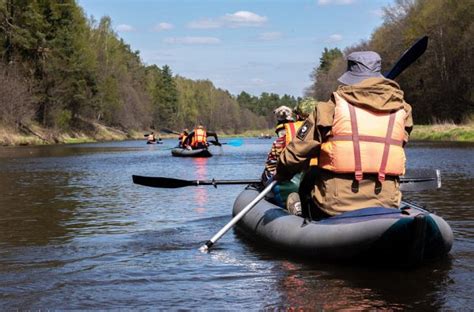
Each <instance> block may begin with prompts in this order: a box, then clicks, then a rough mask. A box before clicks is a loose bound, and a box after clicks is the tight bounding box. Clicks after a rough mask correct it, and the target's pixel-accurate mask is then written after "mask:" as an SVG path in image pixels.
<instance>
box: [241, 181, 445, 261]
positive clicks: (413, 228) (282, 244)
mask: <svg viewBox="0 0 474 312" xmlns="http://www.w3.org/2000/svg"><path fill="white" fill-rule="evenodd" d="M258 194H259V193H258V191H257V190H255V189H253V188H250V187H247V189H245V190H244V191H243V192H242V193H241V194H240V195H239V196H238V197H237V199H236V200H235V203H234V209H233V214H234V215H236V214H237V213H239V212H240V211H241V210H242V209H243V208H244V207H245V206H246V205H247V204H248V203H249V202H251V201H252V200H253V199H254V198H255V197H256V196H257V195H258ZM237 230H238V231H239V232H241V233H243V234H244V235H245V236H247V237H248V238H250V239H251V240H255V241H257V242H261V243H264V244H265V245H266V246H271V247H272V248H277V249H279V250H283V251H287V252H290V254H292V255H294V254H298V255H302V256H304V257H310V258H316V259H333V260H351V261H352V259H369V260H372V261H378V262H379V263H381V262H380V261H386V262H393V261H396V262H397V263H400V264H409V265H415V264H419V263H420V262H422V261H424V260H428V259H433V258H438V257H441V256H443V255H446V254H447V253H448V252H449V251H450V250H451V247H452V244H453V232H452V230H451V228H450V226H449V225H448V224H447V223H446V222H445V221H444V220H443V219H442V218H441V217H439V216H437V215H435V214H433V213H431V212H429V211H427V210H425V209H423V208H421V207H419V206H418V205H415V204H413V203H407V202H403V204H402V205H401V207H400V208H399V209H393V208H383V207H371V208H364V209H359V210H356V211H351V212H346V213H344V214H341V215H339V216H335V217H331V218H327V219H324V220H321V221H311V222H305V220H304V219H303V218H301V217H298V216H294V215H290V214H288V212H287V211H286V210H284V209H281V208H280V207H278V206H276V205H273V204H272V203H270V202H268V201H265V200H262V201H260V202H259V203H258V204H257V205H256V206H255V207H254V208H253V209H252V210H250V211H249V212H248V213H247V214H246V215H245V216H244V217H243V218H242V219H241V220H240V221H239V222H238V223H237Z"/></svg>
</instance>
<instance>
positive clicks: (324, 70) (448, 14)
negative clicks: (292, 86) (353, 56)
mask: <svg viewBox="0 0 474 312" xmlns="http://www.w3.org/2000/svg"><path fill="white" fill-rule="evenodd" d="M423 35H428V36H429V44H428V49H427V51H426V52H425V54H424V55H423V56H422V57H421V58H420V59H419V60H418V61H416V62H415V63H414V64H412V65H411V66H410V68H408V69H407V70H406V71H405V72H404V73H403V74H401V75H400V76H399V77H398V78H397V82H398V83H399V84H400V86H401V87H402V89H403V91H404V92H405V97H406V100H407V102H408V103H410V104H412V106H413V117H414V119H415V122H416V123H432V122H445V121H448V122H455V123H461V122H465V121H469V120H471V121H472V120H473V113H474V88H473V85H474V58H473V57H472V56H473V55H474V1H472V0H396V1H395V3H394V4H393V5H391V6H388V7H386V8H385V9H384V23H383V24H382V26H380V27H379V28H377V29H376V30H375V31H374V32H373V34H372V36H371V39H370V40H368V41H363V42H360V43H359V44H356V45H354V46H351V47H347V48H346V49H344V52H342V51H341V50H339V49H337V48H334V49H325V50H324V51H323V53H322V55H321V58H320V64H319V66H317V67H316V68H314V69H313V71H312V73H311V78H312V80H313V84H312V85H311V86H310V87H309V88H308V89H307V90H306V94H307V95H309V96H313V97H315V98H317V99H319V100H327V99H328V98H329V96H330V94H331V92H333V91H334V90H335V89H336V88H337V86H338V82H337V78H338V77H339V76H340V75H341V74H342V73H343V72H344V71H345V70H346V61H345V60H344V55H347V54H349V53H350V52H352V51H361V50H373V51H376V52H378V53H379V54H380V55H381V57H382V66H383V70H384V71H388V70H389V69H390V68H391V66H392V65H393V64H394V63H395V62H396V61H397V59H398V58H399V57H400V55H401V53H402V52H403V51H404V50H406V49H407V48H408V47H409V46H411V45H412V44H413V43H414V42H415V41H416V40H417V39H418V38H420V37H422V36H423Z"/></svg>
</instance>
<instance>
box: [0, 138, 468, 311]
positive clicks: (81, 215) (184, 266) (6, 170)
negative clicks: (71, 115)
mask: <svg viewBox="0 0 474 312" xmlns="http://www.w3.org/2000/svg"><path fill="white" fill-rule="evenodd" d="M224 141H225V140H224ZM174 144H175V140H165V144H162V145H146V144H144V142H142V141H125V142H113V143H97V144H80V145H60V146H43V147H14V148H12V147H0V310H2V311H5V310H40V309H41V310H46V309H114V310H115V309H154V310H156V309H166V310H168V309H170V310H177V309H192V310H264V309H268V310H283V309H285V310H286V309H291V308H304V309H325V310H338V309H358V310H368V309H371V310H373V309H390V310H465V309H472V307H474V299H473V296H472V287H473V284H472V283H473V280H474V221H473V220H474V218H473V217H474V207H473V199H474V193H473V185H474V145H472V144H471V145H469V144H447V143H411V144H410V145H409V147H408V149H407V154H408V164H409V165H408V166H409V167H410V168H430V169H436V168H439V169H441V170H442V174H443V187H442V188H441V189H440V190H433V191H425V192H422V193H417V194H408V193H405V198H407V199H412V200H415V201H416V202H419V203H423V204H426V205H427V206H428V208H433V209H434V210H435V211H436V212H437V213H438V214H439V215H441V216H442V217H443V218H444V219H445V220H447V221H448V223H449V224H450V225H451V227H452V228H453V231H454V235H455V241H454V246H453V249H452V250H451V252H450V254H449V256H448V257H446V258H444V259H440V260H438V261H435V262H431V263H427V264H424V265H423V266H421V267H419V268H416V269H401V268H399V269H390V268H371V267H367V266H360V265H358V266H351V265H348V264H346V265H335V264H328V263H316V262H311V261H304V260H300V259H297V258H294V257H290V256H285V255H282V254H281V253H277V252H272V251H270V250H264V249H262V248H260V247H257V246H254V245H251V244H249V243H248V242H247V241H245V240H243V239H241V237H239V236H238V234H237V233H236V232H234V231H230V232H229V233H227V234H226V235H225V236H224V237H223V238H222V239H221V240H219V241H218V243H216V245H215V247H214V249H213V250H212V251H211V252H210V253H209V254H203V253H201V252H199V251H198V247H199V246H200V245H201V244H202V243H203V242H204V241H206V240H207V239H209V238H210V237H211V236H212V235H214V234H215V233H216V232H217V231H218V230H219V229H220V228H221V227H222V226H224V225H225V224H226V223H227V222H228V221H229V220H230V219H231V209H232V205H233V201H234V199H235V197H236V196H237V195H238V194H239V192H240V191H241V190H242V189H243V186H238V185H237V186H219V187H218V188H217V189H215V188H213V187H212V186H201V187H186V188H179V189H160V188H147V187H143V186H139V185H134V184H133V183H132V179H131V176H132V174H139V175H153V176H165V177H175V178H180V179H189V180H191V179H211V178H216V179H249V178H258V177H259V176H260V173H261V170H262V166H263V162H264V160H265V158H266V153H267V151H268V149H269V148H270V145H271V140H258V139H245V140H244V144H243V145H242V146H238V147H234V146H230V145H224V146H223V147H222V148H218V147H213V150H212V151H213V152H214V154H215V156H214V157H212V158H209V159H182V158H174V157H171V154H170V150H169V148H171V147H172V146H173V145H174Z"/></svg>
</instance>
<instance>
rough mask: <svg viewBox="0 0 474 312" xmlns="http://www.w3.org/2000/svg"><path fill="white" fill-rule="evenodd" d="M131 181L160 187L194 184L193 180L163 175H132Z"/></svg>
mask: <svg viewBox="0 0 474 312" xmlns="http://www.w3.org/2000/svg"><path fill="white" fill-rule="evenodd" d="M132 179H133V183H135V184H139V185H144V186H151V187H162V188H178V187H184V186H191V185H194V183H193V181H187V180H179V179H173V178H163V177H144V176H138V175H132Z"/></svg>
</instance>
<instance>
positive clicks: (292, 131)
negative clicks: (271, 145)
mask: <svg viewBox="0 0 474 312" xmlns="http://www.w3.org/2000/svg"><path fill="white" fill-rule="evenodd" d="M303 124H304V120H301V121H295V122H287V123H285V133H286V137H285V140H286V145H288V143H290V142H291V141H292V140H293V139H294V138H295V136H296V133H297V132H298V130H299V129H300V128H301V126H302V125H303ZM286 145H285V146H286ZM309 165H310V166H317V165H318V159H317V158H311V161H310V163H309Z"/></svg>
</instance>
